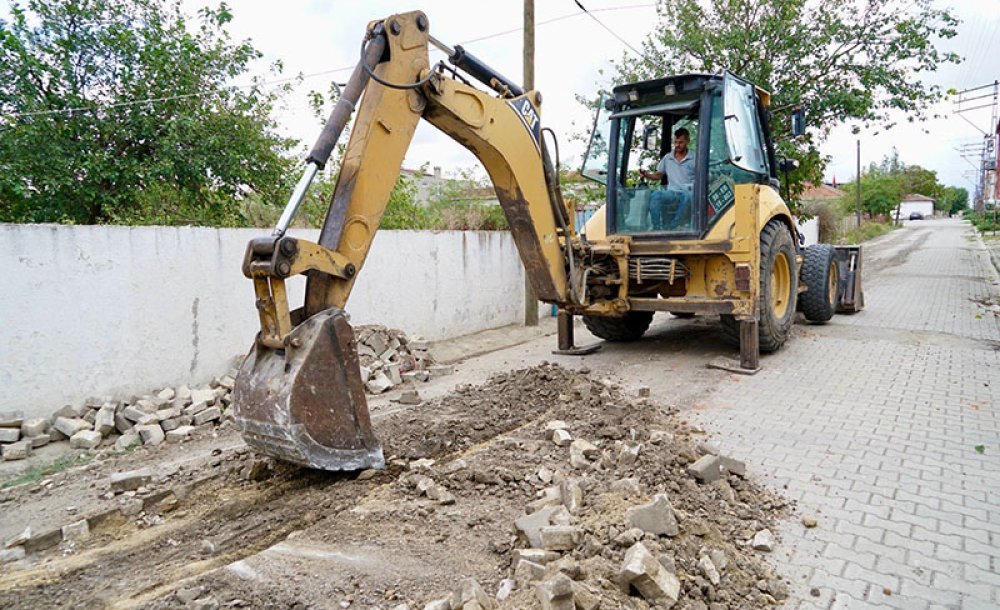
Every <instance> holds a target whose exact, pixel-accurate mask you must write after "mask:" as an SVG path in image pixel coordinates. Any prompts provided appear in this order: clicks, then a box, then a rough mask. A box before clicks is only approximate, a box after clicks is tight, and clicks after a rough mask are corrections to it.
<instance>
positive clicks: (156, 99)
mask: <svg viewBox="0 0 1000 610" xmlns="http://www.w3.org/2000/svg"><path fill="white" fill-rule="evenodd" d="M577 5H578V6H580V8H581V9H583V11H584V13H586V14H587V15H589V16H590V18H591V19H594V20H595V21H597V22H598V23H599V24H600V25H601V26H602V27H604V28H605V29H606V30H608V31H609V32H611V34H613V35H614V36H615V38H618V40H620V41H621V42H622V43H624V44H625V45H626V46H627V47H629V48H630V49H632V51H634V52H636V53H639V52H638V51H636V50H635V48H634V47H632V45H630V44H629V43H628V42H626V41H625V40H624V39H623V38H621V37H620V36H618V34H615V33H614V32H613V31H612V30H611V29H610V28H608V27H607V26H605V25H604V24H603V23H601V22H600V21H599V20H597V18H596V17H594V16H593V15H592V14H591V11H587V9H585V8H583V5H581V4H580V3H579V2H577ZM651 6H656V4H655V3H645V4H628V5H625V6H612V7H604V8H596V9H594V10H593V11H592V12H594V13H603V12H609V11H622V10H631V9H636V8H649V7H651ZM579 16H580V13H576V12H574V13H567V14H565V15H561V16H559V17H553V18H551V19H546V20H543V21H539V22H538V24H537V25H547V24H550V23H555V22H557V21H564V20H566V19H572V18H574V17H579ZM523 29H524V28H523V27H521V28H512V29H510V30H504V31H502V32H495V33H493V34H488V35H486V36H480V37H478V38H470V39H468V40H463V41H459V42H458V44H470V43H473V42H481V41H483V40H489V39H491V38H498V37H500V36H506V35H509V34H514V33H516V32H520V31H522V30H523ZM432 51H438V49H437V48H432ZM639 55H640V56H641V57H644V56H643V55H642V54H641V53H639ZM353 69H354V65H350V66H344V67H341V68H334V69H332V70H323V71H320V72H312V73H310V74H304V75H296V76H290V77H285V78H279V79H274V80H270V81H263V82H258V83H250V84H246V85H229V86H225V87H219V88H218V89H211V90H207V91H196V92H193V93H181V94H177V95H168V96H162V97H151V98H145V99H141V100H132V101H128V102H118V103H116V104H106V105H101V106H79V107H75V108H61V109H58V110H39V111H33V112H12V113H9V114H6V115H3V118H8V119H16V118H22V117H36V116H50V115H57V114H73V113H75V112H93V111H95V110H108V109H113V108H126V107H128V106H138V105H142V104H155V103H160V102H169V101H173V100H179V99H187V98H192V97H203V96H208V95H213V94H215V93H217V92H218V91H225V90H238V89H250V88H252V87H266V86H270V85H278V84H282V83H286V82H289V81H294V80H305V79H307V78H314V77H317V76H325V75H329V74H337V73H339V72H347V71H349V70H353Z"/></svg>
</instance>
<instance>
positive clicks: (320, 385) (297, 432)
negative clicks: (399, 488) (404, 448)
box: [233, 308, 385, 470]
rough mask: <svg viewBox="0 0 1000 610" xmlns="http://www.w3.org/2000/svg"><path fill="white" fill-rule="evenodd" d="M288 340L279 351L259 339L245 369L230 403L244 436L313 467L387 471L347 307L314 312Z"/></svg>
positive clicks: (262, 448)
mask: <svg viewBox="0 0 1000 610" xmlns="http://www.w3.org/2000/svg"><path fill="white" fill-rule="evenodd" d="M286 344H287V345H288V347H287V348H286V349H284V350H276V349H271V348H268V347H264V346H261V345H260V344H259V343H257V342H255V343H254V346H253V348H252V349H251V350H250V353H249V354H248V355H247V358H246V360H244V361H243V366H242V367H240V373H239V376H238V377H237V378H236V386H235V388H234V389H233V408H234V410H235V415H236V424H237V425H238V426H239V428H240V430H242V432H243V439H244V440H245V441H246V442H247V444H248V445H250V447H251V448H253V449H254V450H255V451H257V452H259V453H263V454H265V455H269V456H271V457H274V458H277V459H279V460H283V461H286V462H293V463H295V464H301V465H303V466H308V467H310V468H318V469H320V470H362V469H365V468H384V467H385V458H384V457H383V455H382V446H381V444H379V442H378V439H377V438H375V433H374V432H373V431H372V427H371V418H370V416H369V414H368V401H367V399H366V398H365V391H364V384H363V383H362V381H361V371H360V364H359V362H358V350H357V344H356V343H355V340H354V330H353V329H352V328H351V325H350V324H349V323H348V322H347V317H346V316H345V315H344V312H343V311H342V310H340V309H336V308H333V309H328V310H326V311H323V312H320V313H318V314H316V315H314V316H313V317H311V318H309V319H308V320H306V321H304V322H303V323H302V324H299V325H298V326H296V327H295V328H294V329H292V332H291V333H290V334H289V336H288V340H287V341H286ZM296 346H297V347H296Z"/></svg>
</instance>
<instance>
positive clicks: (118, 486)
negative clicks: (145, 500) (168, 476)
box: [110, 468, 153, 493]
mask: <svg viewBox="0 0 1000 610" xmlns="http://www.w3.org/2000/svg"><path fill="white" fill-rule="evenodd" d="M152 479H153V472H152V471H151V470H149V469H148V468H141V469H139V470H129V471H126V472H113V473H111V477H110V484H111V491H113V492H116V493H121V492H125V491H135V490H136V489H139V488H140V487H142V486H143V485H148V484H149V482H150V481H151V480H152Z"/></svg>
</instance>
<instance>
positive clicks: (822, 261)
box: [799, 244, 840, 324]
mask: <svg viewBox="0 0 1000 610" xmlns="http://www.w3.org/2000/svg"><path fill="white" fill-rule="evenodd" d="M802 279H803V281H805V284H806V291H805V292H803V293H802V294H801V295H799V311H801V312H802V313H803V314H804V315H805V317H806V320H809V321H810V322H816V323H820V324H822V323H824V322H829V321H830V318H832V317H833V314H834V313H836V311H837V301H838V298H837V297H838V296H839V292H838V288H839V285H840V270H839V268H838V267H837V249H836V248H834V247H833V246H831V245H830V244H814V245H812V246H809V247H808V248H806V254H805V262H804V263H803V264H802Z"/></svg>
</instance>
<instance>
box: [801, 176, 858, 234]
mask: <svg viewBox="0 0 1000 610" xmlns="http://www.w3.org/2000/svg"><path fill="white" fill-rule="evenodd" d="M846 196H847V192H846V191H842V190H840V189H839V188H837V187H836V186H833V185H830V184H811V183H806V188H805V190H804V191H802V195H801V196H800V200H801V202H802V209H803V210H805V211H806V212H808V213H810V214H814V215H813V217H812V218H809V219H808V220H801V219H799V220H798V224H799V233H801V234H802V235H803V236H804V237H805V243H804V245H806V246H811V245H812V244H815V243H819V242H821V241H822V242H828V243H833V239H834V238H835V232H836V231H837V230H838V229H839V228H840V227H839V226H837V227H836V228H834V226H830V225H829V223H828V226H827V227H826V228H825V229H822V230H821V228H820V219H819V216H818V215H815V214H817V210H816V208H815V207H814V206H815V205H816V204H823V203H830V204H831V205H834V206H835V205H836V204H837V202H838V201H840V200H841V199H843V198H844V197H846ZM822 233H827V234H822Z"/></svg>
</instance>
